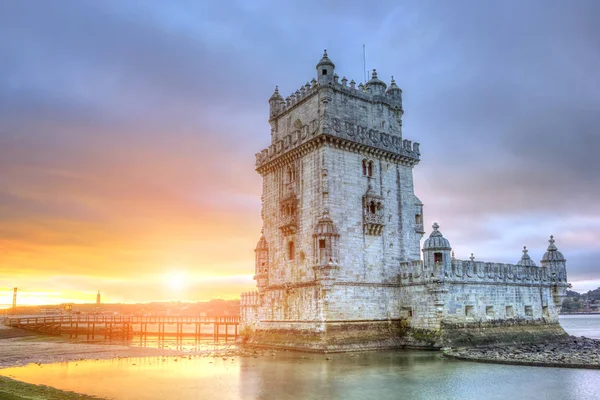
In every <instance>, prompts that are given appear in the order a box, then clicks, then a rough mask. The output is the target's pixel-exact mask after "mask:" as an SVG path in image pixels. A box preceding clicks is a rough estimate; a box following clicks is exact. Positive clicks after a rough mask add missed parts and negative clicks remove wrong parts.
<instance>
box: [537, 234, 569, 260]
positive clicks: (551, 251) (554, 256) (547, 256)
mask: <svg viewBox="0 0 600 400" xmlns="http://www.w3.org/2000/svg"><path fill="white" fill-rule="evenodd" d="M548 242H550V244H549V245H548V250H547V251H546V253H544V257H542V261H566V260H565V257H564V256H563V254H562V253H561V252H560V251H558V249H557V248H556V246H555V245H554V236H552V235H550V240H548Z"/></svg>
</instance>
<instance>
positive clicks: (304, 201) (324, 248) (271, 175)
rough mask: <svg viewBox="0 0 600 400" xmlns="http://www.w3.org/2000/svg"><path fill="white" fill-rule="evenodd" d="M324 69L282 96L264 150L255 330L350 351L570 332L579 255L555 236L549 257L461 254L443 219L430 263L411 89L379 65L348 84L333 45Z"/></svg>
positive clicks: (284, 340) (245, 320) (248, 329)
mask: <svg viewBox="0 0 600 400" xmlns="http://www.w3.org/2000/svg"><path fill="white" fill-rule="evenodd" d="M317 78H318V79H313V80H312V82H311V83H307V84H306V85H305V86H302V87H301V88H300V89H299V90H297V91H296V92H295V93H293V94H292V95H291V96H289V97H288V98H286V99H285V100H284V99H283V97H282V96H281V95H280V94H279V91H278V89H275V93H274V94H273V96H271V98H270V99H269V105H270V119H269V123H270V125H271V145H270V146H269V147H268V148H267V149H265V150H263V151H261V152H260V153H258V154H256V170H257V171H258V173H260V174H261V176H262V177H263V190H262V192H263V195H262V202H263V203H262V219H263V235H262V237H261V238H260V241H259V242H258V244H257V247H256V250H255V251H256V271H255V280H256V281H257V288H258V290H257V291H256V292H252V293H244V294H242V297H241V315H242V327H243V331H244V333H245V335H246V340H247V341H248V342H249V343H251V344H256V345H262V346H273V347H284V348H294V349H302V350H314V351H344V350H355V349H372V348H385V347H399V346H414V347H440V346H443V345H445V344H459V343H460V344H463V343H467V344H468V343H475V342H477V343H478V342H482V341H483V342H485V341H493V342H496V343H497V342H499V341H502V340H503V339H502V334H496V333H494V334H493V335H487V336H486V335H478V334H476V333H477V332H484V331H485V329H488V331H489V332H496V331H498V332H506V335H505V336H504V337H505V338H508V337H510V338H511V339H510V340H511V341H515V340H517V341H518V340H520V338H523V337H525V336H526V335H523V334H520V333H519V332H524V331H525V330H530V331H531V330H533V331H535V335H534V336H536V337H541V336H546V337H551V336H555V335H561V334H564V332H562V330H561V329H560V327H559V326H558V310H559V309H560V304H561V301H562V296H564V294H565V292H566V285H567V283H566V272H565V260H564V258H563V257H562V254H560V252H558V251H557V250H556V247H553V246H554V244H553V243H554V242H553V240H552V241H551V246H550V247H549V252H548V253H546V256H544V261H542V267H536V266H535V264H534V263H533V262H532V261H531V259H529V257H528V256H527V252H526V251H525V253H524V256H523V259H522V260H521V261H520V262H519V263H518V264H517V265H507V264H498V263H484V262H478V261H477V262H476V261H474V260H473V259H471V260H469V261H461V260H455V259H454V258H453V257H452V256H451V247H450V244H449V242H448V240H446V239H445V238H444V237H443V236H442V235H441V233H440V232H439V231H438V227H437V224H434V231H433V233H432V234H431V236H430V238H429V239H427V240H426V241H425V243H424V246H423V249H422V253H423V261H422V260H421V246H420V240H421V238H422V236H423V234H424V229H423V204H422V203H421V201H420V200H419V199H418V198H417V197H416V196H415V194H414V190H413V174H412V169H413V167H414V166H415V165H416V164H417V163H418V162H419V158H420V150H419V144H418V143H413V142H411V141H410V140H406V139H403V137H402V115H403V108H402V91H401V90H400V88H399V87H398V86H397V85H396V84H395V82H394V80H393V78H392V82H391V85H390V86H389V87H387V85H386V84H385V83H384V82H382V81H380V80H379V79H378V78H377V73H376V71H375V70H373V75H372V78H371V80H369V82H367V84H366V85H364V86H363V85H359V87H358V88H357V87H355V83H354V81H351V82H350V84H349V85H348V81H347V79H346V78H343V79H342V80H341V81H340V80H339V77H338V76H337V74H335V66H334V64H333V62H331V60H330V59H329V58H328V56H327V53H325V54H324V56H323V58H322V59H321V61H320V62H319V63H318V64H317ZM552 247H553V248H552ZM559 255H560V256H559ZM508 332H513V333H511V334H509V333H508ZM480 336H481V337H480Z"/></svg>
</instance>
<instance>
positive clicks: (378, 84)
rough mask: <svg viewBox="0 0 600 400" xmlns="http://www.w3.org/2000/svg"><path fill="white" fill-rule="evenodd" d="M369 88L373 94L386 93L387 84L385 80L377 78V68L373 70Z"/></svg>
mask: <svg viewBox="0 0 600 400" xmlns="http://www.w3.org/2000/svg"><path fill="white" fill-rule="evenodd" d="M367 88H368V89H369V90H370V91H371V93H372V94H384V93H385V88H387V85H386V84H385V82H384V81H382V80H379V79H378V78H377V70H375V69H374V70H373V73H372V74H371V80H369V82H367Z"/></svg>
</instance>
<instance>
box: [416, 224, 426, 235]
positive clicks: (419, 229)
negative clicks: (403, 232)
mask: <svg viewBox="0 0 600 400" xmlns="http://www.w3.org/2000/svg"><path fill="white" fill-rule="evenodd" d="M415 232H417V233H420V234H421V235H424V234H425V229H424V228H423V224H418V223H417V224H415Z"/></svg>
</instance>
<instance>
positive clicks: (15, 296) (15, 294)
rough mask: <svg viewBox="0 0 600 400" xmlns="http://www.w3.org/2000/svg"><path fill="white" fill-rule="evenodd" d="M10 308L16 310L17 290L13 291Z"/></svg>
mask: <svg viewBox="0 0 600 400" xmlns="http://www.w3.org/2000/svg"><path fill="white" fill-rule="evenodd" d="M12 308H17V288H14V289H13V306H12Z"/></svg>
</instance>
